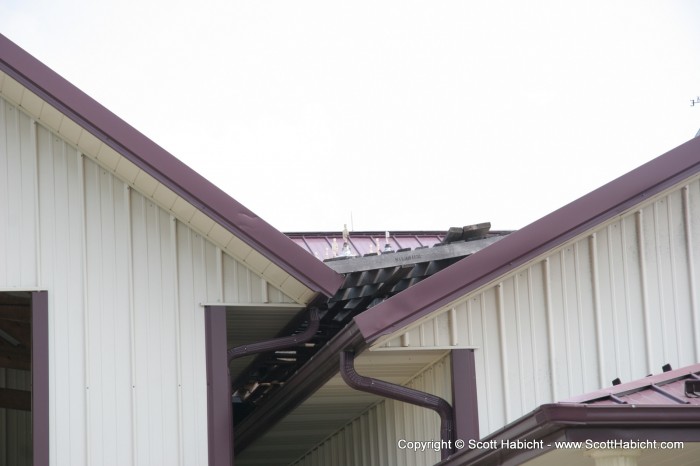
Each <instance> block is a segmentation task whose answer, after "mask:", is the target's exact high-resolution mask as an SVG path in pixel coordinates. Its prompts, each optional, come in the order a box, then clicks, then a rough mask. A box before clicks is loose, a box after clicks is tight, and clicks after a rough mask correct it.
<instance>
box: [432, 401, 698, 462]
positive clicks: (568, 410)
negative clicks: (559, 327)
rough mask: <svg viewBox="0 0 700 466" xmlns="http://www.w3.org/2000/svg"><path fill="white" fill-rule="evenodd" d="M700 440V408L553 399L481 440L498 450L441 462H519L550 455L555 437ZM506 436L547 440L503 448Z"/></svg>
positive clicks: (477, 451) (482, 450)
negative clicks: (539, 445) (541, 443)
mask: <svg viewBox="0 0 700 466" xmlns="http://www.w3.org/2000/svg"><path fill="white" fill-rule="evenodd" d="M555 439H556V440H568V441H584V440H594V441H605V440H627V439H634V440H660V441H665V440H678V441H686V442H691V441H692V442H698V441H700V406H687V405H668V406H658V405H653V406H645V405H637V406H633V405H584V404H565V403H551V404H545V405H542V406H540V407H539V408H537V409H535V410H534V411H532V412H531V413H529V414H527V415H525V416H523V417H522V418H520V419H518V420H516V421H514V422H512V423H511V424H508V425H507V426H505V427H503V428H502V429H500V430H498V431H496V432H494V433H493V434H491V435H489V436H487V437H485V438H483V439H481V442H484V444H486V443H487V442H490V441H494V442H495V445H496V446H497V448H495V449H490V448H480V449H473V450H469V449H467V448H465V449H463V450H460V451H458V452H456V453H455V454H454V455H452V456H451V457H450V458H448V459H447V460H446V461H442V462H440V463H438V465H437V466H458V465H464V464H469V465H475V466H476V465H489V466H493V465H517V464H523V463H524V462H525V461H527V460H529V459H531V458H532V457H534V456H538V455H540V454H544V453H546V452H547V451H548V450H550V449H551V448H547V446H546V444H547V443H549V442H551V441H552V440H555ZM501 440H505V441H517V440H544V444H545V445H544V447H545V448H543V449H539V448H537V449H503V448H500V444H501Z"/></svg>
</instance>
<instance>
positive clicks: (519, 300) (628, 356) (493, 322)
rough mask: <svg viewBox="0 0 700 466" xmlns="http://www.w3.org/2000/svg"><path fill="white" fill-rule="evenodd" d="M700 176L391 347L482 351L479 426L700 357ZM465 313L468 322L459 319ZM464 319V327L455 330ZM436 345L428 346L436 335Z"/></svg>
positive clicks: (488, 427) (487, 428) (490, 427)
mask: <svg viewBox="0 0 700 466" xmlns="http://www.w3.org/2000/svg"><path fill="white" fill-rule="evenodd" d="M698 245H700V179H699V178H698V177H697V176H696V177H694V178H693V179H692V180H688V181H687V182H685V183H684V184H682V185H679V186H677V187H675V188H673V189H671V190H669V191H667V192H666V193H663V194H662V195H660V196H657V197H656V198H654V199H650V200H648V201H647V202H645V203H644V204H642V205H640V206H638V207H636V208H635V209H633V210H632V211H629V212H627V213H626V214H624V215H623V216H621V217H618V218H617V219H614V220H612V221H610V222H607V223H606V224H605V225H602V226H599V227H596V228H595V229H594V230H593V231H591V232H589V233H588V234H586V235H582V236H580V237H578V238H575V239H573V240H571V241H569V242H568V243H566V244H564V245H562V246H561V247H559V248H557V249H556V250H554V251H551V252H550V253H549V254H547V256H546V257H544V258H540V259H537V260H535V261H533V262H531V263H529V264H526V265H524V266H522V267H520V268H519V269H518V270H516V271H514V272H513V273H511V274H509V275H508V276H506V277H503V278H502V279H501V280H500V281H499V282H497V283H493V284H490V285H487V286H486V287H484V288H482V289H481V290H477V291H475V292H473V293H471V294H469V295H468V296H465V297H464V298H462V299H461V300H459V301H458V302H456V303H454V304H452V305H450V306H449V307H447V308H445V309H443V310H440V311H438V312H437V313H436V314H435V315H434V317H432V318H430V319H428V320H426V321H425V322H422V323H420V324H418V325H416V326H414V327H413V328H410V329H409V330H408V331H407V332H406V334H407V335H408V336H407V337H406V336H402V335H399V336H396V337H394V338H393V339H391V340H390V341H388V342H387V343H386V344H385V346H386V347H391V348H399V347H408V348H410V347H414V346H424V347H426V348H429V347H430V346H431V344H433V343H436V342H437V344H438V345H444V344H445V342H448V341H450V339H454V338H455V337H454V334H457V335H458V336H457V340H459V341H458V344H460V345H461V344H466V345H468V346H473V347H476V348H477V350H476V352H475V356H476V367H477V384H478V387H477V388H478V397H479V415H480V419H479V423H480V431H481V433H482V435H485V434H488V433H490V432H493V431H494V430H496V429H498V428H500V427H502V426H503V425H505V424H507V423H508V422H510V421H513V420H515V419H517V418H518V417H520V416H522V415H524V414H526V413H527V412H529V411H530V410H532V409H534V408H535V407H537V406H538V405H540V404H542V403H547V402H552V401H558V400H562V399H565V398H567V397H570V396H573V395H577V394H581V393H585V392H588V391H593V390H596V389H599V388H603V387H605V386H609V385H610V384H611V381H612V380H613V379H614V378H616V377H619V378H620V379H622V380H623V381H624V380H633V379H636V378H639V377H643V376H645V375H647V374H649V373H657V372H660V371H661V367H662V365H664V364H666V363H670V364H671V365H672V366H673V367H682V366H684V365H688V364H692V363H694V362H696V361H697V360H698V359H699V358H700V316H699V312H700V311H699V310H698V290H699V289H700V282H699V278H698V274H697V270H698V268H700V253H699V252H698V249H700V247H698ZM451 313H453V314H454V315H455V316H456V317H455V318H450V314H451ZM451 319H452V320H451ZM433 334H434V336H432V337H428V338H427V337H425V336H429V335H433Z"/></svg>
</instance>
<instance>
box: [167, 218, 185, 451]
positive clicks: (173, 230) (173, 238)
mask: <svg viewBox="0 0 700 466" xmlns="http://www.w3.org/2000/svg"><path fill="white" fill-rule="evenodd" d="M170 253H171V254H172V261H173V267H172V274H173V276H172V280H173V285H174V286H173V299H174V303H173V304H174V308H175V309H174V313H175V357H176V369H175V373H176V377H177V438H178V442H179V449H178V464H182V461H183V458H184V456H185V447H184V445H185V439H184V437H183V435H184V434H183V427H182V422H183V414H182V411H183V409H182V335H181V334H180V331H181V329H180V296H179V295H178V290H179V289H180V286H179V279H178V271H179V260H178V253H177V219H176V218H175V216H173V215H172V214H171V215H170Z"/></svg>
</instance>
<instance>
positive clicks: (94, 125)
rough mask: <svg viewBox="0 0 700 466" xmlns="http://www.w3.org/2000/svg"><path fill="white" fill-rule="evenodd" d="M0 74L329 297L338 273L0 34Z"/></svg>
mask: <svg viewBox="0 0 700 466" xmlns="http://www.w3.org/2000/svg"><path fill="white" fill-rule="evenodd" d="M0 70H2V71H4V72H6V73H7V74H8V75H10V76H11V77H12V78H13V79H15V80H17V81H19V82H20V83H21V84H22V85H23V86H25V87H26V88H28V89H29V90H31V91H32V92H34V93H35V94H37V95H38V96H40V97H41V98H42V99H44V100H45V101H46V102H48V103H49V104H51V105H52V106H54V107H56V108H57V109H58V110H59V111H61V112H62V113H63V114H65V115H66V116H68V117H69V118H71V119H72V120H74V121H75V122H77V123H78V124H79V125H81V126H82V127H83V128H84V129H86V130H88V131H89V132H90V133H91V134H93V135H94V136H95V137H97V138H98V139H99V140H100V141H102V142H103V143H105V144H107V145H108V146H110V147H111V148H112V149H114V150H116V151H117V152H118V153H119V154H121V155H122V156H124V157H126V158H127V159H129V160H130V161H131V162H132V163H134V164H136V165H137V166H138V167H139V168H141V169H142V170H144V171H146V172H147V173H148V174H149V175H151V176H152V177H154V178H155V179H157V180H158V181H159V182H161V183H162V184H164V185H165V186H167V187H168V188H170V189H171V190H173V191H174V192H175V193H177V194H178V195H179V196H181V197H182V198H184V199H186V200H187V201H188V202H190V203H191V204H192V205H194V206H195V207H196V208H198V209H199V210H201V211H202V212H204V213H205V214H207V215H208V216H209V217H211V218H212V219H213V220H214V221H216V222H218V223H219V224H221V225H222V226H224V227H225V228H226V229H227V230H229V231H230V232H231V233H233V234H235V235H236V236H238V237H239V238H240V239H241V240H243V241H244V242H245V243H246V244H248V245H249V246H250V247H252V248H253V249H255V250H257V251H258V252H260V253H261V254H262V255H263V256H265V257H266V258H267V259H269V260H270V261H272V262H273V263H275V264H277V265H278V266H279V267H280V268H282V269H283V270H284V271H285V272H287V273H289V274H290V275H292V276H293V277H294V278H296V279H297V280H299V281H300V282H301V283H303V284H304V285H305V286H307V287H309V288H310V289H311V290H313V291H316V292H322V293H324V294H325V295H327V296H332V295H333V294H334V293H335V291H336V290H337V289H338V288H339V287H340V284H341V283H342V280H343V278H342V277H341V276H340V275H339V274H337V273H336V272H334V271H333V270H332V269H330V268H329V267H328V266H326V265H325V264H323V263H322V262H320V261H319V260H318V259H316V258H315V257H314V256H313V255H311V254H309V253H307V252H306V251H304V250H303V249H302V248H300V247H299V246H297V245H296V244H294V242H293V241H291V240H290V239H289V238H287V237H286V236H285V235H284V234H282V233H281V232H279V231H278V230H277V229H275V228H274V227H273V226H271V225H270V224H268V223H267V222H265V221H264V220H262V219H261V218H260V217H258V216H257V215H255V214H254V213H253V212H251V211H250V210H248V209H247V208H246V207H244V206H243V205H242V204H240V203H239V202H238V201H236V200H235V199H233V198H232V197H230V196H229V195H228V194H226V193H224V192H223V191H222V190H221V189H219V188H217V187H216V186H215V185H214V184H212V183H211V182H210V181H208V180H206V179H205V178H204V177H203V176H201V175H200V174H199V173H197V172H195V171H194V170H192V169H191V168H190V167H188V166H187V165H185V164H184V163H182V162H181V161H180V160H178V159H177V158H175V156H173V155H172V154H170V153H169V152H167V151H166V150H165V149H163V148H162V147H160V146H158V145H157V144H156V143H155V142H153V141H151V140H150V139H148V138H147V137H146V136H144V135H143V134H141V133H140V132H139V131H137V130H136V129H135V128H133V127H132V126H130V125H129V124H128V123H126V122H125V121H124V120H122V119H121V118H119V117H117V116H116V115H115V114H113V113H112V112H110V111H109V110H107V109H106V108H105V107H104V106H102V105H101V104H100V103H98V102H97V101H95V100H94V99H92V98H91V97H89V96H88V95H87V94H85V93H84V92H82V91H81V90H80V89H78V88H77V87H75V86H74V85H72V84H71V83H69V82H68V81H67V80H65V79H64V78H63V77H61V76H60V75H58V74H57V73H56V72H54V71H53V70H51V69H50V68H49V67H47V66H46V65H44V64H43V63H41V62H40V61H39V60H37V59H36V58H34V57H33V56H32V55H30V54H29V53H28V52H26V51H25V50H23V49H22V48H21V47H19V46H18V45H16V44H15V43H14V42H12V41H10V40H9V39H8V38H7V37H5V36H4V35H2V34H0Z"/></svg>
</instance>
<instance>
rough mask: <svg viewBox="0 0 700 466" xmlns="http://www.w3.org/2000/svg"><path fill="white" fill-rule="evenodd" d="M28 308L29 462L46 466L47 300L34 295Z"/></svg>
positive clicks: (37, 293) (44, 294) (39, 293)
mask: <svg viewBox="0 0 700 466" xmlns="http://www.w3.org/2000/svg"><path fill="white" fill-rule="evenodd" d="M31 307H32V395H31V397H32V455H33V456H32V458H33V464H36V465H42V466H43V465H46V466H48V464H49V296H48V293H47V292H46V291H34V292H32V298H31Z"/></svg>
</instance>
